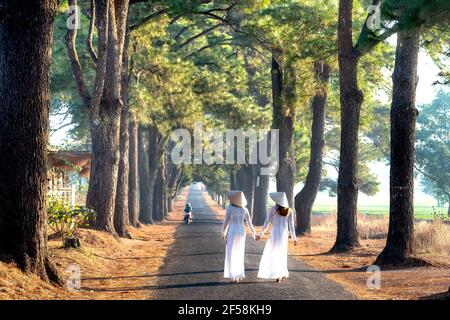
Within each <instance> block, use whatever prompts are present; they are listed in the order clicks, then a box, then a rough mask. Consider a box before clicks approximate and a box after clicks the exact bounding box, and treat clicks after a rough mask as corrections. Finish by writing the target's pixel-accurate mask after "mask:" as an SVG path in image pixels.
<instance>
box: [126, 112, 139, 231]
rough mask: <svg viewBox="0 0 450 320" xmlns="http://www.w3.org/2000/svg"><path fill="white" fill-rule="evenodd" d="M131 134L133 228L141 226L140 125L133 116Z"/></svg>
mask: <svg viewBox="0 0 450 320" xmlns="http://www.w3.org/2000/svg"><path fill="white" fill-rule="evenodd" d="M128 132H129V137H130V138H129V141H130V146H129V162H130V164H129V168H130V170H129V177H128V210H129V215H130V218H129V219H130V223H131V225H132V226H133V227H137V226H138V225H139V179H138V125H137V122H136V117H135V116H134V115H133V114H131V121H130V123H129V125H128Z"/></svg>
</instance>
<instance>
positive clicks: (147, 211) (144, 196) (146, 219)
mask: <svg viewBox="0 0 450 320" xmlns="http://www.w3.org/2000/svg"><path fill="white" fill-rule="evenodd" d="M145 131H147V129H146V128H145V127H143V126H139V129H138V155H139V165H138V168H139V196H140V198H139V199H140V201H139V221H141V222H142V223H145V224H153V216H152V211H153V185H152V184H151V179H150V176H149V168H148V157H147V153H148V150H147V148H146V143H145V142H146V139H145V137H144V134H145Z"/></svg>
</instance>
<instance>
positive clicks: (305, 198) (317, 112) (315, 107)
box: [295, 62, 330, 235]
mask: <svg viewBox="0 0 450 320" xmlns="http://www.w3.org/2000/svg"><path fill="white" fill-rule="evenodd" d="M314 71H315V74H316V77H317V81H318V82H319V83H320V86H321V88H320V89H319V90H317V92H316V94H315V95H314V97H313V100H312V113H313V119H312V125H311V147H310V148H311V153H310V158H309V168H308V175H307V176H306V180H305V185H304V186H303V188H302V190H301V191H300V192H299V193H298V194H297V195H296V196H295V212H296V214H297V229H298V234H300V235H305V234H306V233H310V232H311V212H312V206H313V204H314V201H315V200H316V196H317V192H318V191H319V185H320V179H321V176H322V158H323V147H324V138H323V136H324V130H325V107H326V102H327V88H326V86H327V84H328V81H329V79H330V67H329V66H328V64H326V63H325V62H320V63H316V64H315V65H314Z"/></svg>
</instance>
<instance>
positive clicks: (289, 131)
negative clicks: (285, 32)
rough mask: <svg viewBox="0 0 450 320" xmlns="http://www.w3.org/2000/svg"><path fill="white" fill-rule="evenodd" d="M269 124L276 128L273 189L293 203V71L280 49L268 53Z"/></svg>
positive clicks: (290, 204)
mask: <svg viewBox="0 0 450 320" xmlns="http://www.w3.org/2000/svg"><path fill="white" fill-rule="evenodd" d="M271 74H272V99H273V112H272V114H273V123H272V128H274V129H279V130H280V131H279V148H278V152H279V167H278V172H277V174H276V180H277V181H276V183H277V191H280V192H285V193H286V196H287V199H288V202H289V206H290V207H291V208H292V207H293V194H294V176H295V160H294V158H293V155H292V145H293V138H294V125H295V110H294V101H295V85H296V83H295V71H294V67H293V66H292V65H291V63H289V62H286V61H284V57H283V55H282V53H280V52H276V51H274V52H273V53H272V69H271Z"/></svg>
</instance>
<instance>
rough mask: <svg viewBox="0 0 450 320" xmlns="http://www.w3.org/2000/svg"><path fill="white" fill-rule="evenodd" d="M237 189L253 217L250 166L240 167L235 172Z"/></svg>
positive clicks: (252, 190)
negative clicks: (245, 200) (243, 196)
mask: <svg viewBox="0 0 450 320" xmlns="http://www.w3.org/2000/svg"><path fill="white" fill-rule="evenodd" d="M236 183H237V189H238V190H241V191H242V192H243V193H244V195H245V198H246V199H247V209H248V212H249V213H250V216H252V215H253V194H254V189H253V170H252V167H251V166H250V165H247V164H246V165H241V167H240V168H239V170H238V171H237V172H236Z"/></svg>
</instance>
